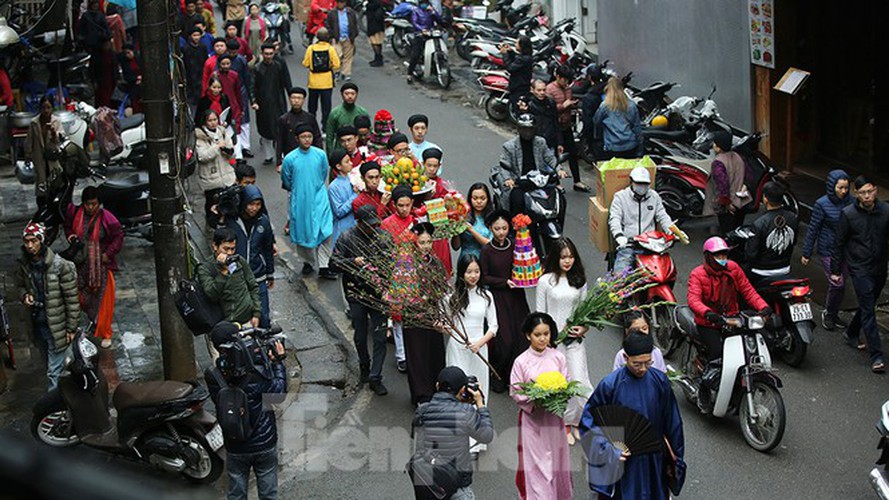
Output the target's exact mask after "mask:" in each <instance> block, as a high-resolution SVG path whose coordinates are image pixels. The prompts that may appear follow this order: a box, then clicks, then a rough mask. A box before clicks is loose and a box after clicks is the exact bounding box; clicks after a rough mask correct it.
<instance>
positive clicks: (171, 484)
mask: <svg viewBox="0 0 889 500" xmlns="http://www.w3.org/2000/svg"><path fill="white" fill-rule="evenodd" d="M297 47H298V50H297V54H296V55H291V56H286V58H285V59H286V60H287V61H288V63H289V64H290V67H291V72H292V76H293V81H294V83H295V84H297V85H304V84H305V82H306V71H305V70H304V69H303V68H302V67H301V65H299V62H300V61H301V56H302V49H301V47H300V46H299V45H297ZM368 52H369V51H368V50H367V47H366V46H365V45H364V40H363V39H362V40H361V46H360V48H359V51H358V56H357V58H356V63H355V72H354V74H353V81H354V82H355V83H357V84H358V85H359V87H360V89H361V92H360V96H359V103H360V104H361V105H363V106H364V107H366V108H368V110H369V111H370V112H371V114H373V113H374V112H376V111H377V110H378V109H380V108H386V109H389V110H390V111H391V112H392V114H393V115H394V116H395V117H396V121H397V123H396V125H397V127H398V128H399V129H401V130H406V129H407V123H406V121H407V117H408V116H409V115H410V114H413V113H418V112H422V113H425V114H427V115H428V116H429V117H430V131H429V134H428V136H427V137H428V139H429V140H430V141H432V142H435V143H437V144H439V145H440V146H441V147H442V148H443V149H444V151H445V156H444V161H443V167H444V173H443V177H444V178H446V179H448V180H451V181H452V182H453V184H454V185H455V187H457V188H458V189H459V190H460V191H462V192H464V193H465V190H466V189H467V188H468V187H469V185H470V184H472V183H473V182H477V181H486V180H487V177H488V171H489V169H490V167H491V166H492V165H493V164H494V163H495V162H496V161H497V158H498V155H499V152H500V146H501V144H502V143H503V142H504V141H505V140H506V139H508V138H509V137H510V136H511V135H510V133H509V132H508V131H506V130H504V129H501V128H500V127H498V126H495V125H492V124H491V122H489V121H488V119H487V118H486V117H485V115H484V111H483V110H481V109H479V108H478V107H477V105H476V104H477V102H478V97H479V95H478V94H477V91H476V89H475V88H474V87H468V88H467V87H463V86H462V85H461V84H460V82H459V81H457V82H455V83H454V85H453V86H452V88H451V89H450V90H448V91H444V92H442V91H439V90H437V89H436V88H435V87H433V86H429V87H426V86H424V85H422V84H420V85H414V86H409V85H408V84H406V83H405V82H404V79H403V77H402V76H401V74H402V73H403V67H402V65H401V60H398V59H396V58H394V55H393V54H392V53H391V49H390V48H389V47H388V46H387V47H386V49H385V51H384V54H385V56H386V58H387V63H386V66H385V67H384V68H382V69H375V68H370V67H368V66H367V60H368ZM454 57H455V58H456V56H454ZM675 78H676V79H677V80H680V81H681V80H682V75H675ZM337 104H339V95H338V92H335V96H334V105H337ZM252 149H253V151H254V152H255V153H257V156H259V154H258V153H259V151H260V148H259V144H258V134H257V133H256V131H255V126H254V133H253V147H252ZM261 161H262V159H261V158H256V159H254V160H253V164H254V165H255V166H256V169H257V172H258V184H259V186H260V187H261V188H262V190H263V193H264V196H265V199H266V201H267V204H268V206H269V208H270V211H271V214H272V219H273V222H274V224H275V227H276V228H281V227H283V225H284V221H285V218H286V206H287V198H286V194H285V192H284V191H283V190H282V189H281V187H280V179H279V177H278V175H277V174H276V173H275V170H274V167H264V166H261V165H260V163H261ZM582 172H583V174H582V175H583V177H584V180H585V181H586V182H587V183H590V184H593V183H592V182H591V181H592V172H591V170H590V168H589V167H588V166H586V167H582ZM565 186H566V187H567V188H568V192H567V196H568V205H569V208H568V217H567V221H566V232H567V235H568V236H569V237H570V238H571V239H572V240H574V242H575V243H576V244H577V245H578V247H579V249H580V252H581V257H582V259H583V262H584V265H585V267H586V270H587V277H588V279H590V280H594V279H595V278H596V277H598V276H602V275H604V273H605V263H604V257H603V255H602V254H601V253H600V252H598V251H597V250H596V249H595V247H593V246H592V244H591V243H590V240H589V236H588V230H587V226H588V218H587V213H588V212H587V203H588V202H587V195H584V194H583V193H576V192H574V191H572V190H571V189H570V183H569V182H568V181H566V182H565ZM198 206H200V205H198ZM198 210H199V209H198ZM685 229H686V230H687V231H688V232H689V235H690V236H691V238H692V244H691V245H690V246H688V247H677V248H675V251H674V252H673V257H674V259H675V261H676V263H677V266H678V268H679V281H678V283H677V296H678V297H680V298H684V296H685V289H686V280H687V276H688V273H689V272H690V271H691V269H692V268H693V267H694V266H696V265H697V264H698V263H700V262H701V254H700V246H701V243H702V242H703V240H704V238H705V237H706V235H707V228H706V226H705V224H704V223H703V221H692V222H689V223H688V224H687V225H686V226H685ZM9 234H11V233H9ZM9 234H6V233H5V237H4V238H3V240H2V241H3V250H4V253H6V252H8V251H9V248H8V246H9V245H16V244H17V243H15V238H14V237H13V236H9ZM284 239H285V238H284V237H283V235H282V234H280V231H279V248H280V251H281V254H282V255H281V256H282V258H283V259H284V260H285V261H289V262H297V261H296V258H295V252H294V251H293V248H292V247H289V248H288V245H287V244H284V243H283V241H282V240H284ZM127 241H128V245H129V241H130V240H129V239H128V240H127ZM139 251H140V252H142V255H143V256H144V257H145V258H146V259H148V258H150V257H148V255H149V254H150V247H147V246H146V247H145V248H144V249H143V248H139ZM7 257H8V254H7ZM135 258H136V257H134V259H135ZM797 267H798V266H797ZM797 271H799V272H801V271H802V270H801V269H797ZM805 271H806V273H808V274H810V275H811V277H812V278H813V280H814V281H813V283H815V288H816V290H817V291H816V296H817V297H818V298H819V299H820V297H821V293H822V292H821V291H822V290H823V289H824V288H823V278H821V277H820V269H818V268H817V267H810V268H808V269H806V270H805ZM142 272H145V273H148V274H149V275H151V276H153V273H151V268H150V267H148V266H146V269H145V270H143V271H142ZM296 280H298V278H296ZM287 285H288V283H286V282H285V281H283V280H282V281H280V282H279V284H278V285H277V286H276V288H275V290H274V291H273V292H272V294H271V295H272V304H273V306H272V307H273V316H274V317H275V318H276V319H278V320H279V321H280V320H282V319H283V320H284V322H286V325H285V330H286V331H288V332H289V335H290V338H291V339H292V340H293V342H294V344H296V345H297V348H298V349H302V350H303V351H312V354H311V355H306V356H303V354H304V353H302V352H301V353H300V360H301V362H302V364H303V370H304V376H305V375H306V373H307V372H308V371H309V370H311V369H312V367H311V366H306V363H307V360H308V359H313V360H315V359H321V358H336V357H337V356H339V355H340V353H339V352H338V351H337V350H336V349H328V348H327V347H325V346H324V345H321V341H320V340H319V338H321V337H323V328H324V326H335V327H337V328H339V329H340V330H341V331H342V332H343V333H345V335H346V336H347V337H350V336H351V329H350V327H349V326H348V321H347V318H346V317H345V315H344V314H343V304H342V299H341V294H340V290H339V283H336V282H327V281H318V280H316V279H315V278H314V277H311V278H309V279H307V280H306V285H305V286H307V287H308V290H309V292H310V293H312V294H314V295H313V299H312V300H311V302H312V304H310V305H308V306H307V305H306V304H304V303H303V302H299V300H300V299H299V298H293V299H291V298H287V299H282V298H281V296H282V294H284V293H286V292H282V291H280V288H282V287H283V286H287ZM289 285H290V286H302V285H301V284H298V283H292V284H289ZM137 286H144V285H133V287H134V288H135V287H137ZM149 286H151V285H149ZM144 290H145V292H146V293H153V289H151V288H145V289H144ZM532 300H533V292H532V293H529V301H532ZM680 300H682V299H680ZM847 303H848V304H849V305H851V304H852V303H853V301H852V300H850V298H849V297H847ZM316 310H318V311H322V312H321V316H322V318H321V319H319V318H318V317H316V316H315V313H314V312H313V311H316ZM149 312H151V311H149ZM819 313H820V310H819V311H816V317H817V316H818V315H819ZM151 314H152V315H153V314H156V313H154V312H151ZM119 319H120V318H119ZM126 320H128V321H134V322H138V321H140V319H139V318H131V317H127V318H126ZM129 329H130V330H132V331H142V330H144V327H142V326H138V327H137V326H133V327H131V328H129ZM334 335H336V332H335V333H334ZM839 335H840V334H839V333H838V332H834V333H829V332H824V331H823V330H821V329H820V328H819V329H817V330H816V337H817V341H816V344H815V345H814V346H813V347H812V348H811V349H810V350H809V355H808V359H807V361H806V363H805V365H804V366H803V367H801V368H798V369H792V368H788V367H786V366H785V365H782V364H780V363H779V364H778V365H777V368H778V370H779V371H778V375H779V376H780V377H781V378H782V380H783V382H784V388H783V389H782V394H783V396H784V400H785V404H786V407H787V417H788V424H787V431H786V433H785V436H784V440H783V442H782V445H781V446H780V447H779V448H778V449H776V450H774V451H773V452H772V453H771V454H768V455H764V454H761V453H758V452H756V451H754V450H753V449H751V448H749V447H748V446H747V445H746V444H745V443H744V441H743V438H742V437H741V435H740V430H739V427H738V421H737V419H736V418H734V417H732V418H728V419H725V420H710V419H706V418H703V417H702V416H700V415H699V414H698V412H697V410H696V409H695V408H694V407H692V406H690V405H688V404H687V403H685V401H684V400H683V401H681V402H680V407H681V410H682V414H683V419H684V422H685V437H686V461H687V462H688V466H689V469H688V479H687V481H686V485H685V489H684V491H683V495H682V498H688V499H712V498H792V499H796V498H819V499H820V498H825V499H827V498H830V499H834V498H849V499H852V498H856V499H857V498H869V497H871V496H872V494H871V493H870V486H869V484H868V482H867V473H868V472H869V470H870V468H871V467H872V465H873V462H874V460H875V459H876V458H877V451H876V449H875V448H876V447H875V445H876V437H877V435H876V432H875V431H874V427H873V426H874V423H875V422H876V421H877V418H878V413H879V407H880V405H881V404H882V403H883V401H884V400H885V399H887V398H889V390H887V389H889V383H887V378H886V377H885V376H882V377H881V376H876V375H873V374H871V373H870V369H869V363H868V360H867V358H866V356H865V355H864V354H861V353H859V352H856V351H854V350H852V349H849V348H847V347H844V346H843V344H842V343H841V342H840V340H839ZM620 337H621V335H620V333H619V332H618V331H604V332H600V333H595V332H593V333H591V334H590V335H589V336H588V337H587V338H588V340H587V341H586V342H584V345H585V347H586V349H587V355H588V360H589V366H590V370H591V375H592V380H593V382H594V383H595V382H597V381H598V380H600V379H601V378H602V377H603V376H605V375H606V374H607V373H608V372H609V371H610V369H611V363H612V360H613V358H614V353H615V352H616V351H617V350H618V349H619V348H620ZM140 341H141V340H140ZM144 343H145V344H146V345H148V344H150V342H149V341H147V340H146V341H145V342H144ZM139 345H140V346H141V344H139ZM152 345H153V344H152ZM155 349H156V347H155ZM351 355H353V356H354V352H351ZM155 368H157V367H155ZM146 369H147V368H146ZM151 373H154V372H151ZM337 375H342V374H337ZM133 376H135V375H133ZM146 376H147V375H146ZM353 376H354V374H353ZM313 377H315V380H316V381H317V382H318V383H317V384H314V383H313V384H306V385H305V386H304V389H305V390H304V391H303V393H301V394H300V396H299V400H298V401H297V402H296V404H294V405H292V406H290V407H289V408H288V409H287V410H286V412H285V414H284V415H283V417H282V419H281V421H280V423H279V429H280V434H281V442H280V445H279V446H280V448H279V449H280V450H281V451H282V461H281V463H282V466H283V470H282V472H281V486H280V489H279V492H280V497H281V498H325V499H327V498H330V499H334V498H336V499H353V498H354V499H357V498H362V499H364V498H374V499H377V498H379V499H383V498H387V499H388V498H399V499H400V498H411V494H412V492H411V488H410V484H409V480H408V478H407V476H406V475H405V474H404V473H403V467H404V463H405V462H406V461H407V459H408V457H409V455H410V448H409V446H410V442H409V438H408V436H409V429H410V422H411V418H412V415H413V408H412V406H411V405H410V401H409V395H408V388H407V379H406V376H404V375H401V374H399V373H398V372H397V371H396V370H395V363H394V348H392V347H390V349H389V354H388V357H387V360H386V366H385V369H384V382H385V383H386V385H387V387H388V388H389V395H387V396H385V397H375V396H372V394H371V393H370V391H369V390H367V389H363V390H361V391H359V392H358V393H357V394H354V395H350V396H348V397H346V398H343V397H342V393H341V392H340V391H338V390H336V389H334V388H332V384H331V383H330V380H328V378H330V377H328V374H326V373H323V374H322V373H316V374H313ZM121 378H126V377H124V375H123V374H121ZM20 383H22V382H20ZM38 389H39V388H38ZM346 393H347V394H348V393H349V391H346ZM4 397H7V396H4ZM489 406H490V407H491V410H492V414H493V418H494V425H495V429H496V431H497V437H496V438H495V441H494V442H493V443H492V445H490V446H489V448H488V451H487V452H485V453H483V454H482V456H481V457H480V459H479V462H478V468H479V472H478V473H477V474H476V475H475V479H474V490H475V492H476V495H477V497H478V498H481V499H502V498H516V497H517V493H516V489H515V486H514V483H513V479H514V471H515V467H516V463H517V454H516V449H515V446H516V437H517V428H516V418H517V408H516V406H515V404H514V403H513V402H512V400H511V399H509V398H508V397H507V396H506V395H502V394H493V393H492V395H491V401H490V405H489ZM0 415H2V413H0ZM18 418H22V419H23V418H24V417H21V416H19V417H18ZM26 425H27V424H26V421H24V420H17V421H15V422H14V423H13V424H12V425H10V424H9V423H8V422H7V423H4V427H6V426H12V427H14V428H15V429H16V430H18V431H20V432H27V430H26ZM81 448H82V447H81ZM81 448H78V449H77V450H75V453H82V451H81ZM93 455H96V454H94V453H91V454H90V456H93ZM78 456H80V455H78ZM104 461H105V463H107V462H108V461H109V459H107V458H105V459H104ZM572 463H573V465H574V469H575V472H574V487H575V498H587V497H588V491H589V490H588V488H587V486H586V479H585V476H586V473H585V465H584V462H583V457H582V453H581V450H580V447H579V446H577V447H575V448H574V449H573V450H572ZM99 470H104V469H103V468H102V467H99ZM128 471H129V472H131V473H133V474H136V475H138V477H139V478H140V479H139V482H140V483H142V484H150V485H152V486H154V485H157V486H156V487H157V491H158V492H160V493H161V494H162V495H163V496H165V497H166V496H167V495H176V496H181V497H192V498H193V497H195V496H197V495H202V496H203V497H212V496H215V495H217V494H218V492H219V491H221V488H222V487H223V486H224V483H225V480H224V478H223V479H222V480H220V481H219V482H218V483H217V484H216V485H215V488H203V489H200V490H195V489H194V488H190V487H188V486H187V485H185V483H184V482H182V481H177V480H170V479H168V478H166V477H165V476H162V475H161V474H159V473H153V472H151V471H146V470H145V468H143V467H136V466H128Z"/></svg>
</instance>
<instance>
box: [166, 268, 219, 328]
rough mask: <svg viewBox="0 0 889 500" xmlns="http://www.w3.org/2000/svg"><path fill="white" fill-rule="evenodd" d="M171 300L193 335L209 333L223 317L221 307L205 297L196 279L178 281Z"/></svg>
mask: <svg viewBox="0 0 889 500" xmlns="http://www.w3.org/2000/svg"><path fill="white" fill-rule="evenodd" d="M201 265H202V264H201ZM173 300H174V301H175V302H176V309H178V310H179V314H180V315H181V316H182V319H183V320H184V321H185V324H186V326H188V329H189V330H191V333H192V334H194V336H195V337H197V336H198V335H202V334H205V333H209V332H210V330H211V329H212V328H213V327H214V326H216V323H219V322H220V321H222V320H223V319H225V318H224V316H223V314H222V308H221V307H220V306H219V304H217V303H215V302H212V301H211V300H210V299H208V298H207V296H206V295H205V294H204V290H203V289H202V288H201V284H200V282H199V281H198V280H197V279H195V280H182V281H181V282H180V283H179V291H178V292H176V293H175V294H174V295H173Z"/></svg>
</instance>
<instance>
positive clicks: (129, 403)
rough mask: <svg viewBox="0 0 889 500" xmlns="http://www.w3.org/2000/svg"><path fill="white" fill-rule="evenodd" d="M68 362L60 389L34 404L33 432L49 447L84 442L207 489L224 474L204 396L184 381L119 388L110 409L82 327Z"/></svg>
mask: <svg viewBox="0 0 889 500" xmlns="http://www.w3.org/2000/svg"><path fill="white" fill-rule="evenodd" d="M72 352H73V357H72V358H71V359H70V360H68V362H67V364H66V366H65V369H64V371H63V372H62V374H61V376H60V377H59V385H58V388H56V389H53V390H52V391H50V392H48V393H47V394H46V395H45V396H43V397H42V398H40V400H39V401H37V403H36V404H35V405H34V408H33V414H34V415H33V418H32V419H31V433H32V434H33V435H34V437H35V438H36V439H37V440H38V441H40V442H42V443H44V444H47V445H49V446H53V447H58V448H63V447H71V446H74V445H77V444H80V443H83V444H85V445H87V446H89V447H91V448H96V449H99V450H102V451H105V452H108V453H112V454H115V455H122V456H125V457H128V458H131V459H134V460H137V461H141V462H145V463H148V464H151V465H153V466H155V467H157V468H159V469H160V470H163V471H165V472H169V473H173V474H180V475H182V476H184V477H185V478H186V479H188V480H189V481H192V482H195V483H201V484H206V483H212V482H213V481H215V480H216V479H217V478H219V476H220V474H222V470H223V467H224V465H223V458H222V454H221V452H220V450H221V449H222V446H223V437H222V428H221V427H220V426H219V424H217V423H216V418H215V417H214V416H213V415H211V414H210V413H208V412H207V411H206V410H204V402H205V401H206V400H207V398H209V397H210V393H209V392H208V391H207V389H205V388H204V387H202V386H200V385H197V384H188V383H183V382H174V381H171V380H167V381H160V382H157V381H154V382H136V383H133V382H121V383H120V385H118V386H117V389H116V390H115V391H114V396H113V397H112V398H111V402H112V405H113V407H114V409H115V410H116V412H117V413H116V415H117V416H116V417H114V416H112V415H111V413H110V411H109V410H110V409H109V407H108V383H107V381H106V380H105V377H104V375H103V373H102V370H101V369H99V367H98V364H97V363H98V357H99V350H98V348H96V345H95V344H93V343H92V342H90V340H89V339H88V338H87V336H86V332H85V329H80V331H78V333H77V334H76V335H75V337H74V341H73V345H72Z"/></svg>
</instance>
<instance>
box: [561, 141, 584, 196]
mask: <svg viewBox="0 0 889 500" xmlns="http://www.w3.org/2000/svg"><path fill="white" fill-rule="evenodd" d="M562 147H563V148H565V152H566V153H568V166H569V167H570V168H571V177H573V178H574V182H575V183H578V182H580V163H579V162H578V161H577V143H576V142H574V130H573V129H571V128H563V129H562Z"/></svg>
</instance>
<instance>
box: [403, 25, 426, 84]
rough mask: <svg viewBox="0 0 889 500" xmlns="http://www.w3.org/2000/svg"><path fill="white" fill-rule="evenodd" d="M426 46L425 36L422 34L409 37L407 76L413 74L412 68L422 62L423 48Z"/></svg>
mask: <svg viewBox="0 0 889 500" xmlns="http://www.w3.org/2000/svg"><path fill="white" fill-rule="evenodd" d="M425 46H426V37H424V36H422V35H419V34H417V35H414V37H413V38H411V57H410V62H408V65H407V74H408V76H413V75H414V68H416V67H417V65H418V64H420V63H421V62H423V48H424V47H425Z"/></svg>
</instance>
